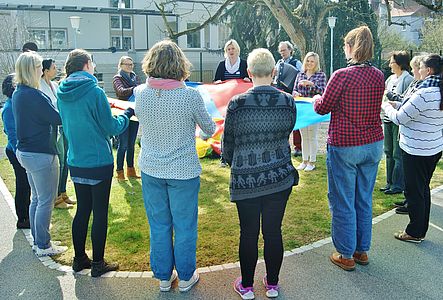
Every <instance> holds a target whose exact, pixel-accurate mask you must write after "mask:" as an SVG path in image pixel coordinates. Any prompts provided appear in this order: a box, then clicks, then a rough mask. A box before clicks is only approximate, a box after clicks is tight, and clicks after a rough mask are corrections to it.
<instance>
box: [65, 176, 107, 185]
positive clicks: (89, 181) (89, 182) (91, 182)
mask: <svg viewBox="0 0 443 300" xmlns="http://www.w3.org/2000/svg"><path fill="white" fill-rule="evenodd" d="M71 180H72V182H74V183H78V184H87V185H97V184H99V183H100V182H102V181H103V180H97V179H89V178H82V177H71Z"/></svg>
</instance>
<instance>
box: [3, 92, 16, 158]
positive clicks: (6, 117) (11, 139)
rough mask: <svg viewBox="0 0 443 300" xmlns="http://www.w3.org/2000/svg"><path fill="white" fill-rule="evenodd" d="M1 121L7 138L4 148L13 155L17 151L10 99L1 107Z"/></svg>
mask: <svg viewBox="0 0 443 300" xmlns="http://www.w3.org/2000/svg"><path fill="white" fill-rule="evenodd" d="M2 119H3V131H4V132H5V133H6V135H7V137H8V145H7V146H6V148H8V149H9V150H11V151H12V152H14V153H15V150H17V135H16V133H15V120H14V114H13V113H12V102H11V98H8V99H7V100H6V102H5V105H4V106H3V110H2Z"/></svg>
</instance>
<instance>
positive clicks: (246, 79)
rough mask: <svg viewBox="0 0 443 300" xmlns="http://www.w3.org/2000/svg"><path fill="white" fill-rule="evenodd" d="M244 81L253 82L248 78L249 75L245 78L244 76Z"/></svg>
mask: <svg viewBox="0 0 443 300" xmlns="http://www.w3.org/2000/svg"><path fill="white" fill-rule="evenodd" d="M243 81H244V82H251V79H250V78H248V77H245V78H243Z"/></svg>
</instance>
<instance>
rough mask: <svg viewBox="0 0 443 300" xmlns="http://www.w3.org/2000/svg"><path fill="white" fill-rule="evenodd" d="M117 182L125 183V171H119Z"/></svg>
mask: <svg viewBox="0 0 443 300" xmlns="http://www.w3.org/2000/svg"><path fill="white" fill-rule="evenodd" d="M117 180H118V181H125V180H126V178H125V172H124V171H123V170H117Z"/></svg>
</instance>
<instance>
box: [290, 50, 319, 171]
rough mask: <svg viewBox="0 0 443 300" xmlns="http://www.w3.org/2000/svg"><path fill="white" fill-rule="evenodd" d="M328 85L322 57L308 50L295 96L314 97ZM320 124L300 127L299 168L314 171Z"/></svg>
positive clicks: (294, 92) (296, 80)
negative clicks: (323, 70)
mask: <svg viewBox="0 0 443 300" xmlns="http://www.w3.org/2000/svg"><path fill="white" fill-rule="evenodd" d="M325 87H326V74H325V73H323V72H322V71H320V59H319V57H318V54H317V53H314V52H308V53H307V54H306V56H305V58H304V59H303V67H302V71H301V72H300V73H298V74H297V77H296V78H295V84H294V91H293V95H294V96H301V97H314V96H315V95H321V94H322V93H323V91H324V89H325ZM319 126H320V124H313V125H310V126H307V127H304V128H301V129H300V134H301V139H302V147H301V148H302V159H303V162H302V163H301V164H300V165H298V167H297V170H305V171H312V170H314V169H315V162H316V161H317V149H318V140H317V131H318V127H319Z"/></svg>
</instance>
